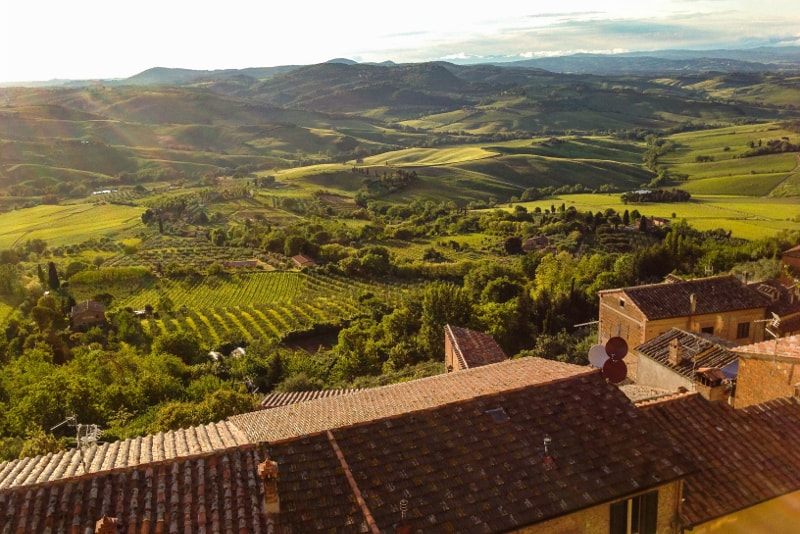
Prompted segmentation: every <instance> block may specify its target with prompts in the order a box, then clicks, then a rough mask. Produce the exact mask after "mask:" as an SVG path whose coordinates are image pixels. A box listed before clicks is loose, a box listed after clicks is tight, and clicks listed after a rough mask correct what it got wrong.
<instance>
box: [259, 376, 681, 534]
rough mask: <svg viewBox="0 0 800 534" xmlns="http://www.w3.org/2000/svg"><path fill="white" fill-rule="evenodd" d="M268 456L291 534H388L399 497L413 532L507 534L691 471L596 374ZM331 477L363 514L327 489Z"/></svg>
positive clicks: (304, 440)
mask: <svg viewBox="0 0 800 534" xmlns="http://www.w3.org/2000/svg"><path fill="white" fill-rule="evenodd" d="M464 373H465V372H459V373H452V374H451V375H452V376H457V377H463V376H464ZM349 397H351V396H349ZM306 406H308V404H306ZM545 436H547V437H549V438H550V440H551V441H550V445H549V447H548V454H545V451H544V438H545ZM331 450H333V451H334V452H336V453H337V454H338V455H340V456H335V455H334V454H332V453H331ZM270 458H271V459H272V460H274V461H276V462H277V463H278V465H279V468H280V472H281V475H280V482H279V494H280V498H281V508H282V510H283V509H284V507H285V509H286V511H285V512H282V513H281V523H283V524H288V525H289V526H290V527H291V531H292V532H314V531H326V532H334V531H335V532H368V531H369V530H367V523H368V522H369V521H370V518H371V519H372V521H374V524H375V525H376V528H377V530H378V531H380V532H393V531H394V529H393V528H392V525H394V524H396V523H398V522H399V521H400V519H401V514H400V502H401V500H403V499H405V500H407V502H408V515H407V519H408V523H409V525H410V526H411V527H412V529H413V531H414V532H417V531H423V530H424V531H426V532H427V531H430V532H508V531H512V530H515V529H518V528H521V527H523V526H525V525H530V524H534V523H539V522H542V521H545V520H548V519H551V518H554V517H558V516H561V515H565V514H569V513H572V512H575V511H578V510H581V509H584V508H588V507H591V506H594V505H597V504H600V503H604V502H609V501H612V500H616V499H620V498H623V497H625V496H628V495H631V494H634V493H639V492H642V491H646V490H648V489H651V488H655V487H658V486H661V485H663V484H666V483H668V482H671V481H674V480H676V479H679V478H681V477H683V476H684V475H685V474H686V473H687V472H689V471H690V470H691V469H693V467H692V466H691V464H690V463H688V462H687V461H686V460H685V459H684V458H683V456H682V455H681V454H679V453H677V452H676V451H675V450H674V449H673V448H672V447H671V446H669V443H668V442H667V441H666V440H665V439H664V436H663V432H661V431H660V430H659V429H658V428H657V427H656V425H654V424H653V422H652V421H651V420H648V418H646V417H644V416H642V414H641V413H640V412H639V410H638V409H636V408H635V407H634V406H633V405H632V404H631V403H630V402H629V401H628V399H627V398H626V397H625V396H624V395H623V394H622V393H621V392H620V391H619V390H618V389H617V388H616V387H615V386H613V385H610V384H608V383H607V382H606V380H605V379H604V378H603V376H602V373H601V372H600V371H597V370H594V371H591V372H589V373H586V374H582V375H578V376H575V377H571V378H564V379H561V380H556V381H553V382H548V383H545V384H539V385H534V386H528V387H521V388H518V389H515V390H511V391H504V392H500V393H492V394H488V395H483V396H480V397H475V398H470V399H466V400H462V401H460V402H454V403H451V404H447V405H444V406H436V407H432V408H430V409H426V410H421V411H416V412H412V413H405V414H401V415H398V416H396V417H387V418H383V419H380V420H375V421H369V422H365V423H363V424H358V425H353V426H348V427H344V428H339V429H335V430H332V431H330V432H319V433H315V434H313V435H309V436H304V437H300V438H293V439H289V440H284V441H280V442H274V443H271V444H270ZM340 471H344V472H345V474H348V473H349V475H348V476H349V478H351V480H352V481H353V482H352V483H348V484H347V485H345V488H349V489H350V490H351V491H353V492H354V493H355V492H356V491H357V492H358V494H359V495H360V496H361V497H362V498H363V502H364V507H363V508H362V509H363V510H364V514H363V516H361V515H359V513H358V510H357V509H356V508H355V507H354V506H353V498H352V496H351V495H348V493H349V492H348V491H344V492H341V488H340V492H339V493H338V494H337V493H334V492H332V491H331V488H332V487H336V485H335V484H331V483H330V482H329V480H330V479H332V478H336V477H337V476H340V475H338V474H337V473H338V472H340ZM284 473H286V475H285V476H284ZM316 477H320V479H321V483H320V484H319V486H318V485H317V484H316V483H315V480H316ZM353 485H355V489H354V488H353Z"/></svg>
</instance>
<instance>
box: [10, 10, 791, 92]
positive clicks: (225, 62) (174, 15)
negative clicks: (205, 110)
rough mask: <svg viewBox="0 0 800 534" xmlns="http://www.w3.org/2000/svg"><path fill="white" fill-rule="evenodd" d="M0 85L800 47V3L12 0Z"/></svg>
mask: <svg viewBox="0 0 800 534" xmlns="http://www.w3.org/2000/svg"><path fill="white" fill-rule="evenodd" d="M0 20H2V24H0V50H2V52H1V53H0V82H5V81H36V80H50V79H54V78H70V79H86V78H114V77H128V76H132V75H134V74H137V73H139V72H141V71H143V70H146V69H148V68H151V67H156V66H159V67H182V68H189V69H224V68H244V67H267V66H274V65H289V64H311V63H319V62H323V61H327V60H329V59H332V58H337V57H346V58H350V59H354V60H356V61H384V60H392V61H395V62H416V61H427V60H435V59H455V58H481V57H496V56H507V57H513V58H528V57H539V56H546V55H562V54H568V53H574V52H607V53H612V52H622V51H638V50H658V49H664V48H692V49H708V48H734V47H742V48H744V47H752V46H759V45H768V44H800V3H798V1H797V0H769V1H766V0H761V1H756V0H747V1H739V0H637V1H617V2H598V1H597V0H592V1H582V0H558V1H552V0H551V1H547V2H545V1H542V0H527V1H515V0H512V1H504V0H497V1H493V2H492V1H490V2H485V1H484V2H480V3H478V2H474V3H473V2H464V1H463V0H462V1H458V2H455V1H449V0H425V1H420V0H404V1H402V2H378V1H374V0H373V1H371V2H364V1H355V0H339V1H331V0H326V1H316V0H314V1H308V0H306V1H303V0H248V1H245V0H226V1H218V0H192V1H184V0H159V1H154V0H138V1H129V0H116V1H115V0H102V1H100V0H72V1H69V0H3V2H2V4H0Z"/></svg>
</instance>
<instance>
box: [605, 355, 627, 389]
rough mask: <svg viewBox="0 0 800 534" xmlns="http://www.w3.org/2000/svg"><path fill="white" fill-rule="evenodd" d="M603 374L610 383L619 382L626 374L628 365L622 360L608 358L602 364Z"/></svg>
mask: <svg viewBox="0 0 800 534" xmlns="http://www.w3.org/2000/svg"><path fill="white" fill-rule="evenodd" d="M603 376H605V377H606V380H608V381H609V382H611V383H612V384H619V383H620V382H622V381H623V380H625V377H626V376H628V366H627V365H625V362H623V361H622V360H615V359H614V358H609V359H608V360H606V363H604V364H603Z"/></svg>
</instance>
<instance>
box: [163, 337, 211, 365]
mask: <svg viewBox="0 0 800 534" xmlns="http://www.w3.org/2000/svg"><path fill="white" fill-rule="evenodd" d="M152 350H153V352H166V353H168V354H172V355H174V356H177V357H179V358H180V359H181V360H183V362H184V363H186V364H187V365H195V364H198V363H202V362H204V361H206V360H207V357H206V351H205V350H203V347H202V346H201V345H200V340H199V339H198V338H197V336H195V335H194V334H192V333H189V332H184V331H180V332H168V333H165V334H162V335H160V336H158V337H157V338H156V339H155V340H153V348H152Z"/></svg>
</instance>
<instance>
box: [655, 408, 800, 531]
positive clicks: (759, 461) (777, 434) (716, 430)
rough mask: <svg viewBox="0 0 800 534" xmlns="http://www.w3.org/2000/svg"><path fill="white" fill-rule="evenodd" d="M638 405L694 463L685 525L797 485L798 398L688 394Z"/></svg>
mask: <svg viewBox="0 0 800 534" xmlns="http://www.w3.org/2000/svg"><path fill="white" fill-rule="evenodd" d="M641 409H642V410H643V411H644V413H646V414H647V415H649V416H651V417H652V418H653V419H654V420H655V421H656V422H657V423H658V424H659V425H660V426H661V428H662V429H663V430H665V431H666V432H668V433H669V434H670V435H671V436H672V438H673V440H674V442H675V446H676V447H677V448H678V449H679V450H680V451H682V452H683V453H684V454H686V455H687V456H688V457H689V458H691V459H693V460H695V463H696V465H697V467H698V471H697V472H695V473H693V474H690V475H689V476H688V477H687V478H686V479H685V483H684V503H683V512H682V513H683V515H684V518H683V519H684V524H685V526H689V527H691V526H696V525H699V524H701V523H704V522H707V521H710V520H712V519H715V518H718V517H721V516H724V515H727V514H730V513H733V512H736V511H738V510H742V509H744V508H748V507H750V506H753V505H755V504H758V503H760V502H763V501H766V500H768V499H773V498H775V497H779V496H781V495H784V494H786V493H789V492H792V491H796V490H800V456H799V455H798V454H797V450H798V448H800V428H798V426H799V425H798V424H797V421H798V420H800V403H798V401H797V400H794V399H780V400H777V401H770V402H768V403H764V404H761V405H756V406H751V407H748V408H747V409H746V410H734V409H733V408H731V407H730V406H728V405H727V404H725V403H722V402H709V401H707V400H706V399H704V398H703V397H702V396H700V395H697V394H691V395H683V396H681V397H679V398H677V399H675V400H670V401H664V402H656V403H653V404H650V405H647V406H643V407H642V408H641Z"/></svg>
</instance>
